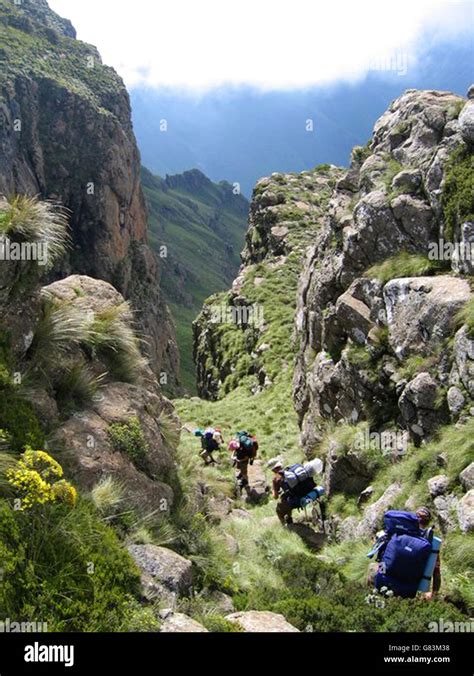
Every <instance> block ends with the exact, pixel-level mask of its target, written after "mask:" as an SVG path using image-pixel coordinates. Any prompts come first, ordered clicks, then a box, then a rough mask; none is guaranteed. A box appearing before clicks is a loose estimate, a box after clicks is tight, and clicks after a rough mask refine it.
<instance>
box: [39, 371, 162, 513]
mask: <svg viewBox="0 0 474 676" xmlns="http://www.w3.org/2000/svg"><path fill="white" fill-rule="evenodd" d="M168 413H169V405H167V403H166V400H164V399H162V398H161V397H159V396H158V395H157V394H156V393H154V392H152V391H150V390H147V389H146V388H144V387H139V386H135V385H129V384H126V383H112V384H110V385H107V386H105V387H104V388H103V389H102V390H101V392H100V395H99V400H98V401H97V402H96V403H95V404H94V405H93V406H92V407H90V408H87V409H85V410H83V411H81V412H78V413H76V414H74V415H73V416H72V417H71V418H69V419H68V420H67V421H66V422H65V423H63V424H62V425H61V426H60V427H59V429H58V430H57V431H56V432H55V434H54V437H53V438H52V441H51V448H54V449H55V450H56V451H57V453H58V455H59V456H61V455H62V454H63V455H64V456H65V459H64V466H65V467H66V468H67V470H68V473H69V474H70V476H72V477H73V478H74V481H75V482H77V483H78V484H79V485H80V486H81V487H82V488H84V489H85V490H92V488H93V487H94V486H95V485H96V484H97V483H99V482H100V481H101V480H102V479H104V478H106V477H108V476H111V477H113V478H115V479H116V480H117V481H118V482H119V483H120V484H121V485H122V486H123V488H124V491H125V498H126V500H127V502H128V503H129V504H130V505H132V506H134V507H135V508H137V509H138V510H140V511H142V510H143V511H148V512H153V511H156V512H157V516H158V517H159V514H160V513H161V514H163V515H165V514H166V513H167V512H168V510H169V509H170V507H171V505H172V503H173V491H172V489H171V488H170V487H169V486H168V485H167V484H166V483H164V482H163V481H160V477H162V476H169V475H170V473H171V474H172V473H173V471H174V450H173V449H171V448H170V447H169V446H167V444H166V443H165V441H164V439H163V437H162V435H161V431H160V417H161V416H162V415H167V414H168ZM130 420H138V421H139V424H140V428H141V430H142V432H143V435H144V438H145V440H146V444H147V449H148V450H147V454H146V467H145V468H141V467H140V468H139V467H137V466H136V465H135V464H134V462H133V460H132V458H131V457H130V456H128V455H127V454H126V453H125V452H119V451H117V450H116V448H115V447H114V444H113V441H112V438H111V436H110V429H111V427H110V426H111V424H113V423H119V424H127V422H129V421H130Z"/></svg>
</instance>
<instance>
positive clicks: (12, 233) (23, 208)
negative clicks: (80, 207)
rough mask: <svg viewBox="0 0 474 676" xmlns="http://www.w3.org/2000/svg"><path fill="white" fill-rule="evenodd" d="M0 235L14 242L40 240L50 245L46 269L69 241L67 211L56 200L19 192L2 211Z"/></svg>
mask: <svg viewBox="0 0 474 676" xmlns="http://www.w3.org/2000/svg"><path fill="white" fill-rule="evenodd" d="M0 235H5V236H6V237H8V238H9V239H11V240H13V241H20V242H32V243H33V242H34V243H41V244H42V245H44V246H45V247H46V248H47V252H48V261H47V265H46V268H50V267H51V266H52V265H53V264H54V262H55V261H56V260H57V259H58V258H60V257H61V256H63V255H64V253H65V252H66V250H67V247H68V246H69V244H70V236H69V233H68V219H67V215H66V212H65V210H64V209H63V208H62V207H61V205H59V204H58V203H56V202H53V201H42V200H39V199H38V197H28V196H27V195H17V196H15V197H13V198H12V199H11V200H10V201H9V202H8V206H7V209H6V210H3V211H2V213H1V214H0Z"/></svg>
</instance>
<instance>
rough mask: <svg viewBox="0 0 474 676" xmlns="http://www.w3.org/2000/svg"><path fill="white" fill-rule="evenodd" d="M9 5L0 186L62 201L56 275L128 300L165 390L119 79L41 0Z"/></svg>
mask: <svg viewBox="0 0 474 676" xmlns="http://www.w3.org/2000/svg"><path fill="white" fill-rule="evenodd" d="M9 4H10V5H11V6H10V7H8V8H5V7H3V6H2V11H1V15H0V21H1V22H2V24H3V27H4V28H5V30H6V31H7V34H8V36H9V40H10V42H9V44H10V47H9V50H8V56H7V59H6V61H4V62H2V63H4V64H5V68H3V66H2V75H1V77H0V120H1V124H0V148H1V149H2V152H1V153H0V193H5V194H8V195H12V194H15V193H23V194H28V195H41V196H42V197H43V198H54V199H56V200H60V201H61V202H62V204H63V205H64V206H65V207H66V208H67V209H68V210H69V212H70V225H71V236H72V248H71V251H70V255H69V257H68V259H67V260H65V261H64V262H63V263H62V264H61V265H60V266H59V268H58V269H57V270H56V272H55V274H56V276H57V277H63V276H65V275H68V274H70V273H71V272H74V273H79V274H83V275H88V276H91V277H96V278H100V279H103V280H106V281H108V282H111V283H112V284H113V285H114V286H115V287H116V288H117V289H118V290H119V291H120V293H122V294H123V295H124V296H125V297H126V298H127V299H129V300H130V301H131V302H132V304H133V307H134V310H135V312H136V318H137V322H138V323H139V325H140V327H141V330H142V332H143V334H144V335H145V336H146V339H147V340H146V343H144V345H145V349H146V351H147V354H148V356H149V358H150V361H151V364H152V366H153V368H154V370H155V372H156V373H162V372H166V373H167V376H168V382H169V385H170V386H171V387H173V386H175V385H176V377H177V372H178V356H177V354H178V353H177V348H176V344H175V337H174V329H173V326H172V322H171V319H170V315H169V312H168V309H167V307H166V304H165V303H164V301H163V298H162V295H161V292H160V270H159V267H158V264H157V260H156V259H155V257H154V255H153V254H152V252H151V250H150V248H149V246H148V243H147V214H146V210H145V204H144V199H143V195H142V190H141V186H140V157H139V153H138V150H137V145H136V141H135V137H134V134H133V130H132V123H131V114H130V102H129V98H128V94H127V92H126V90H125V87H124V85H123V82H122V81H121V80H120V78H119V77H118V76H117V74H116V73H115V72H114V71H113V70H112V69H111V68H108V67H106V66H104V65H103V64H102V62H101V59H100V56H99V54H98V53H97V51H96V50H95V48H93V47H91V46H89V45H85V44H84V43H81V42H78V41H76V40H75V39H74V36H75V32H74V30H73V28H72V26H71V25H70V24H69V22H67V21H65V20H62V19H60V18H59V17H58V16H57V15H56V14H54V12H52V11H50V10H49V9H48V6H47V3H46V2H45V0H30V1H29V2H25V3H21V4H19V5H17V6H15V5H14V4H13V3H9ZM25 34H27V37H28V40H25V39H23V38H24V36H25ZM32 38H33V39H32ZM30 45H31V46H30ZM25 62H27V63H29V64H30V67H29V68H28V71H26V70H25V68H24V63H25Z"/></svg>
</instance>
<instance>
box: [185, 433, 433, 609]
mask: <svg viewBox="0 0 474 676" xmlns="http://www.w3.org/2000/svg"><path fill="white" fill-rule="evenodd" d="M194 435H195V436H197V437H200V439H201V457H202V458H203V461H204V463H205V465H213V464H216V460H215V458H214V454H215V453H216V452H219V451H222V450H223V449H224V448H225V441H224V437H223V435H222V430H221V429H220V428H219V427H215V428H214V427H208V428H206V429H204V430H201V429H197V430H194ZM258 448H259V446H258V440H257V437H256V436H255V435H254V434H250V433H248V432H246V431H242V432H237V433H236V435H235V436H234V438H233V439H232V440H231V441H230V442H229V444H228V450H229V451H230V452H231V454H232V455H231V460H232V464H233V466H234V467H235V472H236V481H237V485H238V486H239V488H240V489H241V490H248V489H249V476H248V472H249V466H251V465H253V463H254V461H255V459H256V457H257V453H258ZM271 471H272V473H273V481H272V494H273V497H274V499H275V500H277V501H278V502H277V506H276V514H277V516H278V519H279V521H280V523H281V524H282V525H285V526H291V524H292V523H293V511H294V510H295V509H296V510H300V509H306V507H307V506H308V505H313V506H315V505H319V509H320V516H321V522H322V526H323V530H324V528H325V518H326V510H325V502H324V495H325V490H324V487H323V486H319V485H317V484H316V482H315V476H316V475H317V474H320V473H321V472H322V471H323V463H322V461H321V460H319V459H315V460H312V461H311V462H307V463H305V464H293V465H290V466H288V467H285V466H284V464H283V463H282V462H281V461H280V460H275V461H273V462H272V464H271ZM430 522H431V513H430V510H429V509H428V508H427V507H419V508H418V509H417V510H416V512H415V513H411V512H402V511H395V510H390V511H388V512H386V513H385V515H384V528H383V530H382V531H380V532H379V533H377V535H376V538H375V541H374V546H373V548H372V549H371V551H370V552H369V553H368V555H367V556H368V558H370V559H374V562H373V563H371V564H370V565H369V574H368V577H367V583H368V585H369V586H371V587H375V588H376V589H377V590H378V591H379V592H381V593H382V594H387V593H388V594H393V595H395V596H400V597H402V598H414V597H415V596H416V594H417V592H423V593H424V595H425V597H426V598H433V597H434V596H435V595H436V594H437V592H438V591H439V589H440V586H441V569H440V555H439V552H440V547H441V540H440V539H439V538H438V537H437V536H436V535H435V534H434V529H433V528H432V527H430ZM430 588H431V590H430Z"/></svg>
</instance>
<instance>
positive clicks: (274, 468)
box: [272, 460, 283, 472]
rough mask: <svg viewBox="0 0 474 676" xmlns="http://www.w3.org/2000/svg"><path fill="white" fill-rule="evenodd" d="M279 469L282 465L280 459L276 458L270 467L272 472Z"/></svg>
mask: <svg viewBox="0 0 474 676" xmlns="http://www.w3.org/2000/svg"><path fill="white" fill-rule="evenodd" d="M281 469H283V465H282V464H281V462H280V460H277V461H276V463H275V464H274V465H273V467H272V472H278V471H279V470H281Z"/></svg>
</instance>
